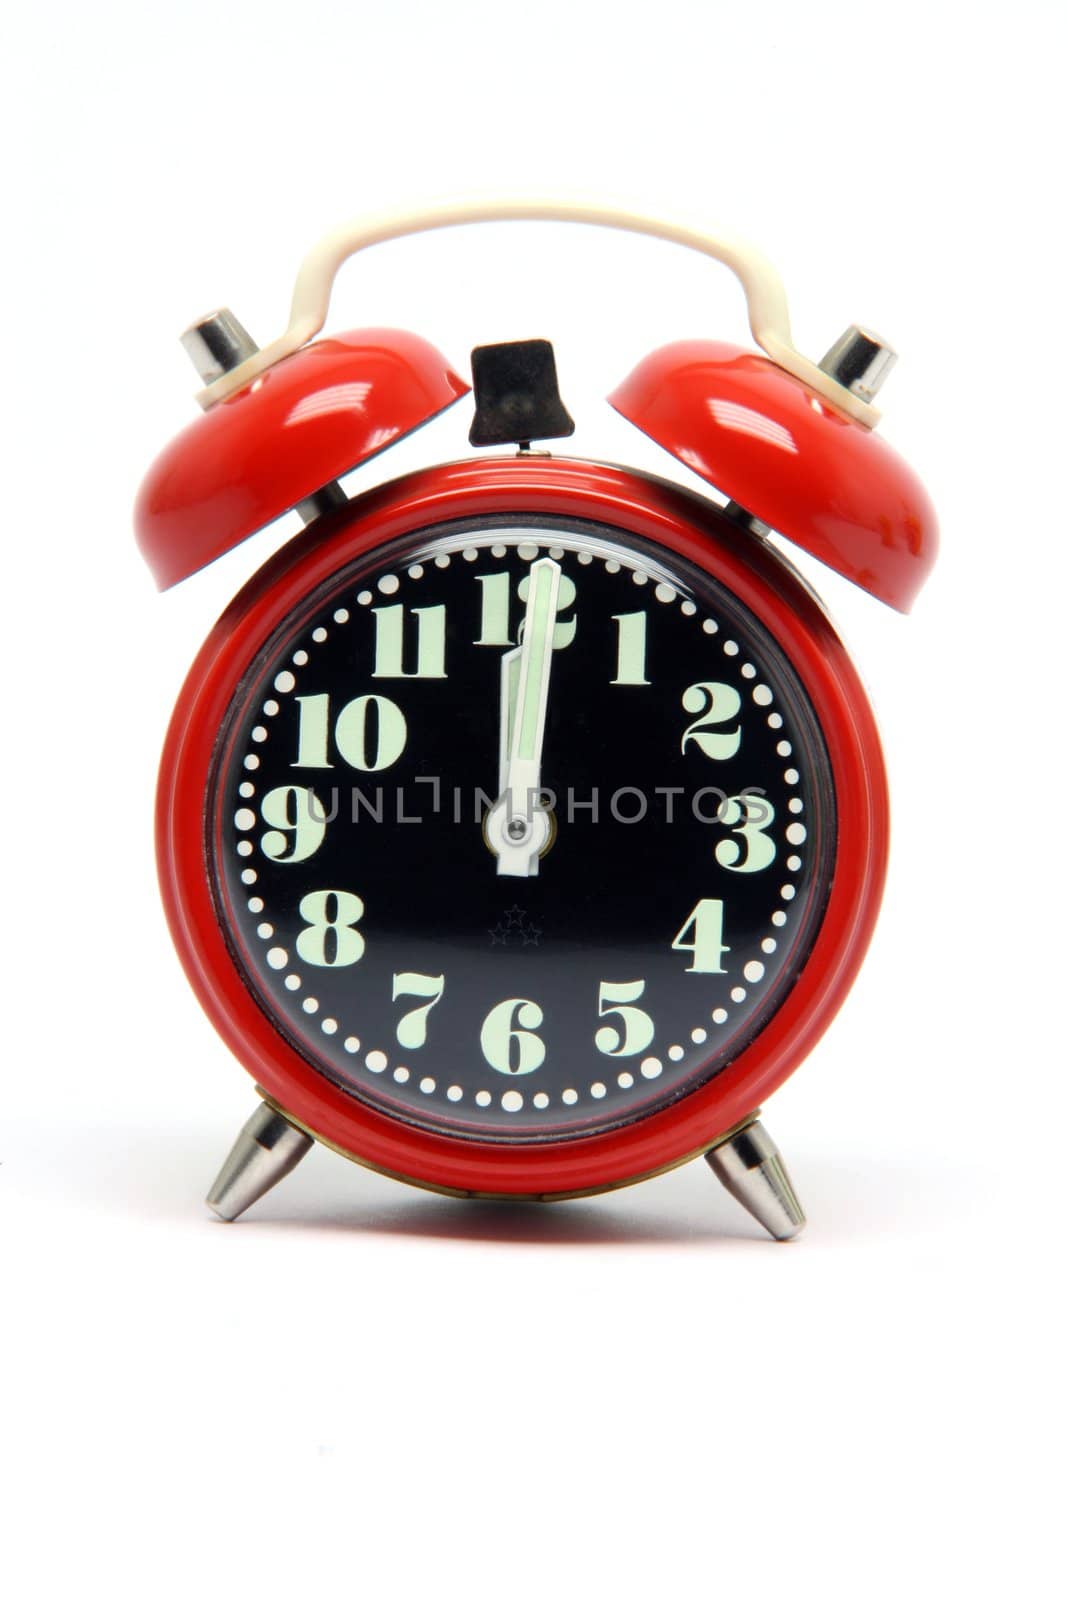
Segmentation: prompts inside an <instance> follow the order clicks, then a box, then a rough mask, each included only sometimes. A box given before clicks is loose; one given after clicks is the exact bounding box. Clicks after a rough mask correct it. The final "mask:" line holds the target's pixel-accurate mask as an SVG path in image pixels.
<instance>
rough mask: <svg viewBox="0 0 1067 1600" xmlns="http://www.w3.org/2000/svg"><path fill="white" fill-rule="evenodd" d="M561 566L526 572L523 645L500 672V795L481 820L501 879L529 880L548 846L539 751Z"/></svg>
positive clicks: (537, 565) (541, 564) (540, 565)
mask: <svg viewBox="0 0 1067 1600" xmlns="http://www.w3.org/2000/svg"><path fill="white" fill-rule="evenodd" d="M559 580H560V568H559V565H558V563H557V562H555V561H552V560H550V559H549V558H548V557H547V556H546V557H544V558H543V559H542V560H541V561H535V562H534V564H533V566H532V567H531V569H530V591H529V596H528V599H527V602H526V618H525V622H524V624H523V634H522V643H521V645H519V646H518V647H517V648H516V649H515V650H511V651H509V652H508V654H507V655H506V656H505V657H504V659H503V661H502V663H501V669H500V772H499V782H500V794H499V797H498V799H497V801H496V804H495V805H494V806H493V808H492V810H491V811H490V813H489V815H488V817H487V818H486V839H487V841H488V844H489V847H490V849H491V850H493V852H494V853H495V855H496V858H497V868H496V869H497V873H498V874H499V875H500V876H501V877H509V878H532V877H534V876H535V875H536V874H537V871H538V867H539V864H540V858H541V852H542V851H543V850H544V848H545V845H546V844H547V843H548V837H549V819H548V812H547V811H546V810H545V808H544V806H543V805H541V803H540V798H539V797H540V790H541V749H542V746H543V744H544V737H545V720H546V717H547V713H548V685H549V678H550V676H551V672H552V646H553V637H554V634H555V627H556V611H557V609H558V606H559Z"/></svg>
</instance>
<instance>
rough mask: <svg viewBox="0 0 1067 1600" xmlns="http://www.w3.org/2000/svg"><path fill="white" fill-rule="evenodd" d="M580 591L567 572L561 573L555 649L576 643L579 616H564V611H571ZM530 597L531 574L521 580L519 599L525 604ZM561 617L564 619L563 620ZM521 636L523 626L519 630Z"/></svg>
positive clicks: (553, 646) (553, 638) (554, 640)
mask: <svg viewBox="0 0 1067 1600" xmlns="http://www.w3.org/2000/svg"><path fill="white" fill-rule="evenodd" d="M577 593H578V591H577V589H576V588H575V587H574V579H573V578H568V576H567V574H566V573H565V572H561V573H560V575H559V593H558V595H557V598H556V626H555V628H554V630H553V633H552V648H553V650H566V648H567V646H568V645H569V644H573V643H574V636H575V634H576V633H577V632H578V619H577V617H564V616H563V613H564V612H565V611H569V610H570V608H571V606H572V605H573V604H574V601H575V597H576V595H577ZM529 597H530V579H529V576H527V577H525V578H522V579H520V581H519V599H520V600H521V602H522V604H523V605H525V604H526V602H527V600H528V599H529ZM560 618H562V619H563V620H562V621H561V620H560ZM519 632H520V636H521V632H522V630H521V628H520V630H519Z"/></svg>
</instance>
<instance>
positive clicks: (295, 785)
mask: <svg viewBox="0 0 1067 1600" xmlns="http://www.w3.org/2000/svg"><path fill="white" fill-rule="evenodd" d="M207 823H208V827H207V840H206V844H207V856H208V874H209V880H210V883H211V888H212V893H213V896H214V899H215V903H216V908H217V912H218V915H219V919H220V921H221V923H222V925H223V927H224V930H225V932H226V936H227V940H228V942H229V945H230V948H231V953H232V956H233V959H234V961H235V962H236V964H237V966H238V968H239V970H240V972H241V974H242V976H243V978H244V981H245V983H246V984H247V985H248V987H249V989H250V990H251V991H252V993H253V994H254V996H255V997H256V1000H257V1002H258V1004H259V1005H260V1007H261V1008H262V1009H263V1010H264V1011H265V1012H266V1014H267V1015H268V1016H269V1018H270V1019H271V1021H272V1023H273V1025H274V1026H275V1028H277V1029H278V1031H279V1032H280V1033H281V1034H282V1035H284V1036H285V1038H286V1039H287V1040H288V1042H289V1043H290V1045H291V1046H292V1047H293V1048H294V1049H295V1050H296V1051H298V1052H299V1054H300V1055H301V1056H302V1057H303V1058H304V1059H305V1060H306V1061H307V1062H308V1063H309V1064H310V1065H311V1066H312V1067H313V1068H314V1069H315V1070H316V1071H317V1072H319V1073H321V1074H322V1075H323V1076H324V1077H325V1078H327V1079H329V1080H330V1081H331V1082H332V1083H333V1084H335V1085H337V1086H339V1087H340V1088H341V1089H343V1090H344V1091H346V1092H347V1093H349V1094H351V1095H353V1096H355V1097H357V1098H358V1099H359V1100H361V1101H363V1102H365V1103H367V1104H369V1105H371V1106H373V1107H375V1108H377V1109H378V1110H380V1111H383V1112H385V1113H387V1114H389V1115H390V1116H392V1117H395V1118H399V1119H402V1120H404V1121H407V1122H410V1123H415V1124H417V1125H419V1126H422V1127H424V1128H430V1129H435V1130H437V1131H440V1132H447V1133H449V1134H452V1135H454V1136H457V1137H468V1138H480V1139H485V1140H500V1141H535V1140H543V1139H546V1138H551V1139H565V1138H567V1137H568V1136H577V1135H580V1134H588V1133H590V1132H592V1131H595V1130H599V1129H602V1128H608V1127H612V1126H618V1125H619V1124H622V1123H626V1122H630V1121H632V1120H634V1119H636V1118H639V1117H642V1116H645V1115H647V1114H648V1113H649V1112H650V1111H652V1110H654V1109H656V1108H658V1107H660V1106H662V1105H664V1104H665V1103H667V1102H668V1101H671V1100H674V1099H676V1098H677V1097H678V1096H680V1095H683V1094H685V1093H687V1092H688V1091H690V1090H691V1089H694V1088H696V1087H697V1086H699V1085H701V1084H704V1083H706V1082H707V1081H708V1079H709V1078H710V1077H712V1076H714V1075H715V1074H716V1073H718V1072H720V1071H722V1069H723V1068H724V1067H725V1066H726V1065H728V1064H729V1063H730V1062H731V1061H732V1060H734V1059H735V1058H736V1057H737V1056H738V1055H739V1054H740V1052H741V1051H742V1050H743V1049H744V1048H745V1047H746V1046H747V1045H748V1044H749V1043H750V1042H751V1041H752V1039H753V1038H754V1037H755V1036H756V1035H757V1034H758V1032H759V1031H760V1030H761V1028H763V1027H764V1026H765V1025H766V1023H767V1022H768V1021H769V1019H770V1018H771V1017H772V1016H773V1014H774V1012H775V1011H776V1010H777V1008H778V1007H779V1006H780V1005H781V1004H782V1002H783V1001H784V999H785V997H786V996H787V995H788V993H789V991H790V989H791V987H792V985H793V983H794V982H795V980H796V978H797V976H798V974H799V972H800V970H801V969H802V967H803V965H804V963H805V961H806V959H807V956H808V954H809V952H810V950H811V948H812V945H813V943H814V940H815V936H816V934H817V932H818V929H819V925H820V922H821V919H822V915H823V910H824V907H825V902H826V898H827V894H828V891H829V886H830V882H831V878H832V875H833V863H834V854H835V833H836V830H835V807H834V795H833V789H832V783H831V779H830V764H829V759H828V756H827V753H826V750H825V746H824V742H823V738H822V734H821V732H820V730H819V727H818V724H817V721H816V718H815V715H814V712H813V710H812V707H811V705H810V702H809V700H808V699H807V696H806V695H805V692H804V690H803V688H802V686H801V684H800V682H799V680H798V678H797V676H796V674H795V672H794V671H793V670H792V668H791V667H790V664H789V662H788V660H787V659H786V658H785V656H784V655H783V653H782V651H781V650H780V649H779V647H778V646H777V645H776V643H775V641H774V639H773V638H772V637H771V636H770V634H769V633H768V632H767V630H766V629H765V628H764V627H763V626H762V625H761V624H760V623H759V622H757V620H756V619H755V618H754V617H753V616H752V615H751V613H750V612H748V611H747V610H746V609H745V608H744V607H743V606H742V605H741V604H740V602H739V601H738V600H737V598H736V597H735V596H734V595H732V594H731V593H730V592H729V591H728V590H726V589H725V588H723V587H722V586H721V585H719V584H718V583H716V581H715V580H714V579H712V578H711V577H710V576H708V575H707V574H705V573H703V572H701V571H700V570H699V569H697V568H695V567H693V566H690V565H689V564H688V563H686V562H684V561H683V560H682V559H681V558H678V557H676V556H675V555H674V554H673V553H671V552H668V551H666V550H664V549H661V548H660V547H658V546H656V545H654V544H651V543H649V542H647V541H645V540H642V539H639V538H636V537H633V536H631V535H629V534H624V533H622V532H620V531H618V530H615V529H612V528H610V527H607V526H604V525H601V524H597V523H593V522H585V521H577V520H569V519H561V518H548V517H529V518H526V519H519V518H515V517H512V518H504V517H485V518H480V519H477V520H470V521H466V522H451V523H447V524H442V525H440V526H437V527H431V528H426V529H424V530H422V532H421V533H420V534H418V535H417V536H412V537H408V538H405V539H404V540H402V541H400V540H398V541H393V542H392V543H390V544H387V545H383V546H380V547H379V548H378V549H376V550H374V551H373V552H371V553H370V554H369V555H367V556H365V557H363V558H362V559H360V560H359V561H358V562H356V563H354V564H353V565H351V566H349V567H347V568H345V569H343V570H341V571H339V572H338V573H337V574H336V575H335V576H334V577H333V578H331V579H330V580H329V581H328V583H326V584H324V585H323V586H322V587H321V588H320V589H319V590H317V591H316V592H315V593H314V594H313V595H312V596H310V597H309V599H308V600H307V601H306V602H305V603H304V604H303V605H302V606H301V607H300V608H299V609H298V610H297V611H296V612H294V613H293V614H292V615H291V616H290V618H289V619H288V621H287V623H286V624H285V626H284V627H283V628H281V629H279V630H278V632H277V633H276V634H275V635H274V636H273V637H271V638H270V639H268V640H267V641H266V643H265V644H264V646H263V648H262V650H261V651H260V654H259V656H258V658H257V660H256V661H255V663H254V664H253V666H252V667H251V669H250V670H249V672H248V673H247V674H246V676H245V678H244V680H243V682H242V684H241V685H240V687H239V689H238V691H237V694H236V695H235V697H234V702H233V706H232V710H231V714H230V717H229V719H228V722H227V724H226V726H225V727H224V728H223V730H222V733H221V737H220V739H219V741H218V744H217V747H216V756H215V759H214V763H213V769H212V778H211V786H210V797H209V804H208V808H207Z"/></svg>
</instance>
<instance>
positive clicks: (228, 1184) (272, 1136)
mask: <svg viewBox="0 0 1067 1600" xmlns="http://www.w3.org/2000/svg"><path fill="white" fill-rule="evenodd" d="M314 1142H315V1141H314V1140H313V1139H312V1138H311V1137H310V1136H309V1135H308V1134H306V1133H305V1132H304V1131H303V1129H302V1128H295V1127H294V1126H293V1124H292V1123H291V1122H289V1121H287V1119H286V1118H285V1117H283V1116H282V1114H281V1112H280V1111H275V1109H274V1107H273V1106H268V1105H266V1104H263V1105H261V1106H259V1108H258V1109H257V1110H256V1111H255V1112H253V1114H252V1116H250V1117H249V1119H248V1121H247V1122H246V1123H245V1125H244V1127H243V1128H242V1129H241V1131H240V1133H239V1134H238V1135H237V1142H236V1144H235V1145H234V1147H233V1149H232V1150H231V1151H230V1153H229V1155H228V1156H227V1157H226V1160H225V1161H224V1162H223V1163H222V1167H221V1169H220V1171H219V1175H218V1177H217V1178H216V1179H215V1182H214V1183H213V1184H212V1185H211V1190H210V1192H209V1194H208V1197H207V1203H208V1205H209V1206H210V1207H211V1209H212V1211H214V1213H215V1215H216V1216H218V1217H221V1218H222V1220H223V1222H233V1221H235V1220H236V1218H237V1217H239V1216H240V1215H241V1212H242V1211H247V1210H248V1208H249V1206H250V1205H254V1204H255V1202H256V1201H257V1200H259V1199H261V1198H262V1197H263V1195H265V1194H266V1192H267V1190H268V1189H273V1188H274V1185H275V1184H276V1183H278V1182H279V1181H280V1179H282V1178H284V1177H285V1176H286V1175H287V1174H288V1173H290V1172H292V1170H293V1168H294V1167H295V1166H296V1165H297V1163H298V1162H300V1161H302V1160H303V1158H304V1156H306V1155H307V1153H308V1151H309V1150H310V1149H311V1146H312V1145H313V1144H314Z"/></svg>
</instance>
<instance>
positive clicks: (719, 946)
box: [671, 900, 730, 972]
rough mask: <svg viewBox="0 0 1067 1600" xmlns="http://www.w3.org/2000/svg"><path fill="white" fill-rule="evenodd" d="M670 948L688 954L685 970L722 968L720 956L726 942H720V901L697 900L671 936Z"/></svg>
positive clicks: (725, 949)
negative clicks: (688, 958)
mask: <svg viewBox="0 0 1067 1600" xmlns="http://www.w3.org/2000/svg"><path fill="white" fill-rule="evenodd" d="M671 949H672V950H685V951H687V952H689V953H690V954H691V955H692V957H693V959H692V961H691V962H690V963H689V965H688V967H687V968H686V971H687V972H725V971H726V968H725V967H724V966H723V964H722V958H723V956H724V955H726V954H727V953H728V951H729V949H730V946H729V945H728V944H723V942H722V901H721V900H698V901H697V903H696V905H695V906H694V907H693V909H692V911H691V912H690V913H689V917H688V919H687V920H686V922H685V924H684V925H683V926H682V927H681V928H679V929H678V932H677V934H676V935H675V937H674V938H673V939H672V940H671Z"/></svg>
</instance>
